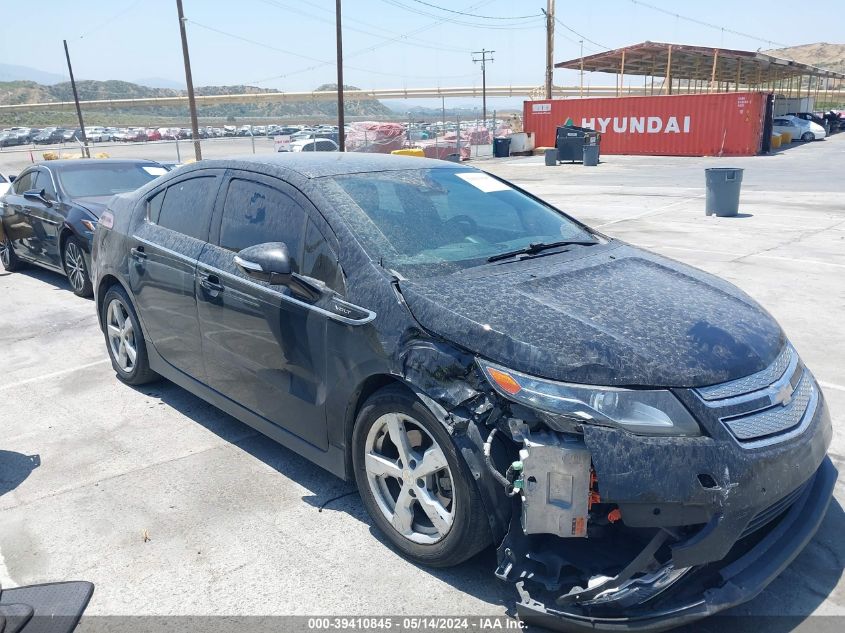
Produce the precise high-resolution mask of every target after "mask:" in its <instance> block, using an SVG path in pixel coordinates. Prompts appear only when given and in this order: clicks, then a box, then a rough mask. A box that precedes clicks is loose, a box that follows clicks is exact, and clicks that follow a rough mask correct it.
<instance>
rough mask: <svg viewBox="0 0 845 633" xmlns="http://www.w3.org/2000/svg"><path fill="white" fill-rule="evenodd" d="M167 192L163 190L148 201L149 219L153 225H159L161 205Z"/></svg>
mask: <svg viewBox="0 0 845 633" xmlns="http://www.w3.org/2000/svg"><path fill="white" fill-rule="evenodd" d="M166 191H167V190H166V189H162V190H161V191H159V192H158V193H157V194H156V195H154V196H153V197H152V198H150V199H149V200H147V219H148V220H149V221H150V222H152V223H153V224H158V219H159V216H160V215H161V205H162V203H163V202H164V194H165V192H166Z"/></svg>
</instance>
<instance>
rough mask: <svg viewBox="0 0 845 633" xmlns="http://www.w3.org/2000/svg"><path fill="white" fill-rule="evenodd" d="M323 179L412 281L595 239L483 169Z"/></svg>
mask: <svg viewBox="0 0 845 633" xmlns="http://www.w3.org/2000/svg"><path fill="white" fill-rule="evenodd" d="M323 182H324V183H326V186H332V185H334V186H336V187H338V188H339V189H340V190H341V192H342V194H345V196H348V198H351V200H352V201H353V202H354V203H355V205H356V207H357V210H358V213H357V214H356V213H348V215H350V217H349V220H350V224H351V226H352V229H353V231H355V232H356V234H357V236H358V238H359V240H360V241H361V243H362V245H363V246H364V248H365V249H366V250H367V251H368V253H369V255H370V257H371V258H372V259H373V260H374V261H379V262H381V263H382V264H383V265H384V266H385V267H387V268H393V269H395V270H396V271H397V272H399V273H401V274H402V275H404V276H406V277H408V278H413V277H415V276H418V275H431V274H438V273H440V274H445V273H449V272H453V271H455V270H460V269H462V268H469V267H471V266H478V265H480V264H484V263H487V259H488V258H489V257H491V256H495V255H499V254H502V253H506V252H509V251H513V250H518V249H522V248H528V247H529V246H530V245H532V244H540V243H542V244H552V243H557V242H563V241H575V242H581V241H587V242H594V241H595V238H594V237H593V236H592V235H591V234H590V233H589V232H588V231H587V230H586V229H584V228H582V227H581V226H579V225H578V224H576V223H575V222H573V221H572V220H570V219H568V218H567V217H566V216H564V215H563V214H562V213H561V212H560V211H557V210H556V209H554V208H552V207H550V206H548V205H546V204H543V203H542V202H539V201H538V200H535V199H534V198H531V197H530V196H528V195H526V194H524V193H522V192H520V191H518V190H516V189H514V188H513V187H511V186H510V185H508V184H507V183H505V182H503V181H501V180H498V179H496V178H493V177H492V176H490V175H488V174H485V173H483V172H480V171H475V170H469V169H442V168H439V169H416V170H404V171H389V172H381V173H365V174H350V175H341V176H334V177H332V178H327V179H324V180H323ZM329 183H331V184H329ZM361 211H363V214H361V213H360V212H361Z"/></svg>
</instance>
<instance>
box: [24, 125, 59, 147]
mask: <svg viewBox="0 0 845 633" xmlns="http://www.w3.org/2000/svg"><path fill="white" fill-rule="evenodd" d="M65 132H66V130H65V129H64V128H60V127H53V128H46V129H44V130H41V132H39V133H38V134H37V135H35V136H34V137H33V139H32V142H33V143H35V144H37V145H49V144H52V143H61V142H62V141H63V140H64V138H65Z"/></svg>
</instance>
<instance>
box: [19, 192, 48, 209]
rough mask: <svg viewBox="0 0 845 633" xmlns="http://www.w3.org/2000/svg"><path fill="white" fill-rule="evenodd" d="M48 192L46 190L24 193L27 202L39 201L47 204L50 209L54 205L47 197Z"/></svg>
mask: <svg viewBox="0 0 845 633" xmlns="http://www.w3.org/2000/svg"><path fill="white" fill-rule="evenodd" d="M45 194H46V191H44V189H30V190H29V191H24V192H23V197H24V198H26V199H27V200H37V201H38V202H41V203H42V204H46V205H47V206H48V207H52V206H53V203H52V202H50V200H48V199H47V197H46V195H45Z"/></svg>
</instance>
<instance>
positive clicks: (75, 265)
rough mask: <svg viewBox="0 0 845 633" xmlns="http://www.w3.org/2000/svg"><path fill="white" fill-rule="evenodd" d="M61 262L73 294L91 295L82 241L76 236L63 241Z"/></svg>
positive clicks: (92, 292)
mask: <svg viewBox="0 0 845 633" xmlns="http://www.w3.org/2000/svg"><path fill="white" fill-rule="evenodd" d="M62 263H63V264H64V267H65V275H67V280H68V281H69V282H70V287H71V289H72V290H73V294H75V295H76V296H77V297H91V296H93V294H94V287H93V286H92V285H91V276H90V275H89V274H88V264H86V263H85V255H84V254H83V250H82V242H80V241H79V239H77V238H76V237H69V238H67V240H66V241H65V245H64V248H63V249H62Z"/></svg>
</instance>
